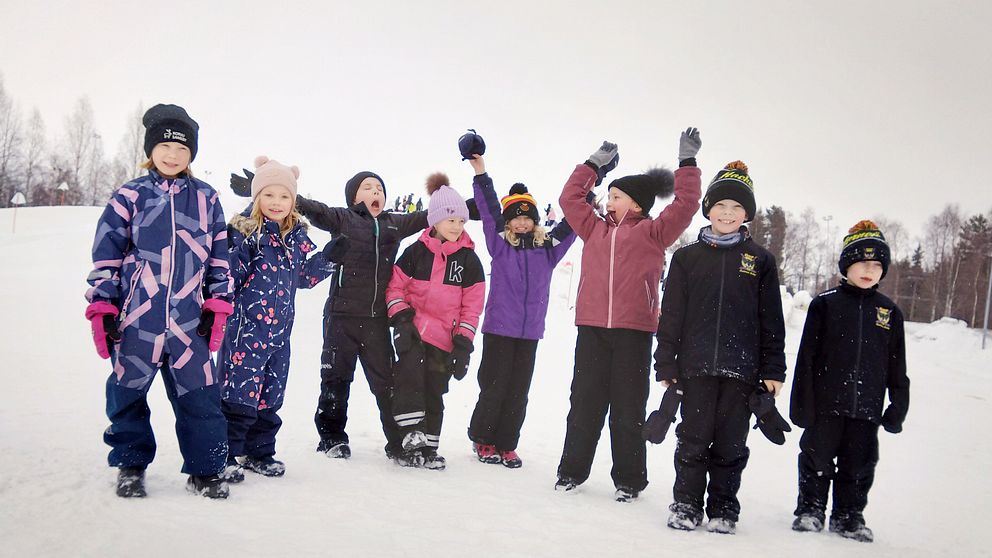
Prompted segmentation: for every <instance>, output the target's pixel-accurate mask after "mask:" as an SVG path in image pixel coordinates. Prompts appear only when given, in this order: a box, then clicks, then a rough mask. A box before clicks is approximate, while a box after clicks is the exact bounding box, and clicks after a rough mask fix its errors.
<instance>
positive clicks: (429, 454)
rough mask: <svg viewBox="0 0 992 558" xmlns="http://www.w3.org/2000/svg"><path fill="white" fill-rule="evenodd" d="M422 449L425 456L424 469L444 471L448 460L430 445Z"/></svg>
mask: <svg viewBox="0 0 992 558" xmlns="http://www.w3.org/2000/svg"><path fill="white" fill-rule="evenodd" d="M420 451H421V453H422V454H423V456H424V464H423V468H424V469H430V470H432V471H443V470H444V469H445V468H446V467H447V461H445V459H444V457H442V456H440V455H438V454H437V450H436V449H434V448H430V447H428V448H424V449H422V450H420Z"/></svg>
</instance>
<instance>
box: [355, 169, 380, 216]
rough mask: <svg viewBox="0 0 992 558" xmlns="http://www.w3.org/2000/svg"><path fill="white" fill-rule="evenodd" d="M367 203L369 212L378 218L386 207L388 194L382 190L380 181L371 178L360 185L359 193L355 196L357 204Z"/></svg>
mask: <svg viewBox="0 0 992 558" xmlns="http://www.w3.org/2000/svg"><path fill="white" fill-rule="evenodd" d="M362 202H365V206H366V207H368V208H369V212H370V213H372V216H373V217H378V216H379V214H380V213H382V210H383V209H384V208H385V206H386V193H385V192H384V191H383V189H382V183H381V182H379V179H378V178H376V177H374V176H370V177H368V178H366V179H365V180H363V181H362V183H361V184H359V185H358V192H357V193H356V194H355V203H356V204H359V203H362Z"/></svg>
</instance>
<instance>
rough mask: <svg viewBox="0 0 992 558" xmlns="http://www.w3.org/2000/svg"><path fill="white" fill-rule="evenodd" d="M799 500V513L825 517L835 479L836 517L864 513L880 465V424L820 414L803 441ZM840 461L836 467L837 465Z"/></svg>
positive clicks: (800, 446)
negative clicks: (831, 486) (829, 494)
mask: <svg viewBox="0 0 992 558" xmlns="http://www.w3.org/2000/svg"><path fill="white" fill-rule="evenodd" d="M799 449H800V450H801V453H800V454H799V501H798V503H797V504H796V512H795V513H796V515H803V514H809V515H814V516H817V517H819V518H820V519H823V518H824V514H825V512H826V509H827V494H828V492H829V491H830V483H831V481H833V490H834V500H833V511H832V512H831V515H833V516H846V515H851V514H860V513H862V512H863V511H864V509H865V506H867V505H868V491H869V490H871V485H872V483H874V481H875V465H877V464H878V425H877V424H875V423H873V422H870V421H867V420H859V419H853V418H848V417H839V416H825V415H820V416H817V417H816V422H814V423H813V426H812V427H811V428H807V429H806V430H805V431H804V432H803V436H802V438H800V440H799ZM835 460H836V467H835V466H834V463H835Z"/></svg>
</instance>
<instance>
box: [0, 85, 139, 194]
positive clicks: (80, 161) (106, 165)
mask: <svg viewBox="0 0 992 558" xmlns="http://www.w3.org/2000/svg"><path fill="white" fill-rule="evenodd" d="M143 114H144V108H143V107H142V106H141V105H140V104H138V105H137V106H136V107H135V109H134V111H133V112H131V113H130V114H128V120H127V130H126V132H125V133H124V135H123V136H122V137H121V138H120V140H119V142H118V144H117V152H116V153H115V154H114V155H112V156H111V155H108V154H107V153H106V152H105V151H104V147H103V146H104V141H103V138H102V137H101V136H100V134H99V132H98V131H97V129H96V125H95V123H94V118H93V106H92V104H91V103H90V101H89V99H88V98H86V97H82V98H80V99H79V100H78V101H77V102H76V104H75V106H74V107H73V110H72V113H71V114H70V115H69V116H68V117H66V119H65V121H64V122H63V123H62V128H61V131H60V132H57V133H56V134H55V139H54V141H53V140H52V139H51V136H50V135H49V133H48V130H47V128H46V125H45V121H44V119H43V118H42V116H41V113H40V112H39V111H38V109H37V108H35V109H33V110H32V111H31V112H30V113H29V114H25V113H23V112H22V111H21V110H20V108H19V107H18V106H17V105H16V104H15V103H14V100H13V98H11V96H10V95H8V94H7V90H6V88H5V87H4V83H3V77H2V76H0V207H10V206H11V205H12V201H11V200H12V199H13V197H14V195H15V194H16V193H18V192H19V193H21V194H23V195H24V198H25V205H104V204H105V203H106V202H107V199H108V198H109V197H110V194H111V193H112V192H113V191H114V189H115V188H117V187H118V186H120V185H121V184H123V183H125V182H127V181H128V180H130V179H131V178H134V177H135V176H136V175H137V173H138V166H139V165H140V164H141V163H142V162H143V161H144V160H145V154H144V147H143V145H144V133H145V131H144V127H143V126H142V125H141V117H142V115H143Z"/></svg>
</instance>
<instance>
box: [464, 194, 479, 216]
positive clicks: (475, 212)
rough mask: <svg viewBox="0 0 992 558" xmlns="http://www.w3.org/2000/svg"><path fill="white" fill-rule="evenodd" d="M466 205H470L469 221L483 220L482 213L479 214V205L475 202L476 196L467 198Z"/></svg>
mask: <svg viewBox="0 0 992 558" xmlns="http://www.w3.org/2000/svg"><path fill="white" fill-rule="evenodd" d="M465 206H466V207H468V220H469V221H481V220H482V215H479V206H478V205H476V203H475V198H469V199H467V200H465Z"/></svg>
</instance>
